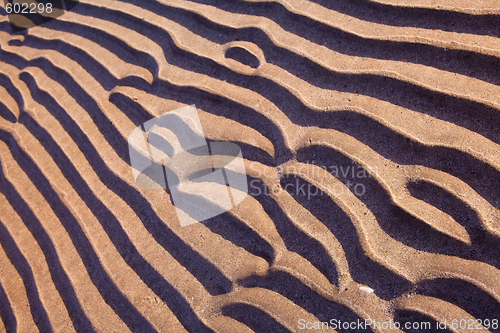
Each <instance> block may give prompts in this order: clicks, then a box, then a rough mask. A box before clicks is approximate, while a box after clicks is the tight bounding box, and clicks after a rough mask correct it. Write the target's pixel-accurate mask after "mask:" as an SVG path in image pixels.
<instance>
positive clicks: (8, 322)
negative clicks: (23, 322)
mask: <svg viewBox="0 0 500 333" xmlns="http://www.w3.org/2000/svg"><path fill="white" fill-rule="evenodd" d="M0 225H2V227H3V224H2V221H0ZM2 227H0V228H2ZM1 232H2V231H0V233H1ZM0 237H1V236H0ZM0 243H1V238H0ZM0 318H1V319H2V322H3V325H4V327H5V331H6V333H15V332H17V320H16V316H15V315H14V312H13V311H12V306H11V304H10V301H9V298H8V297H7V294H6V293H5V289H4V288H3V286H2V284H0Z"/></svg>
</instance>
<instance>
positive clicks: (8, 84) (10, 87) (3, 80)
mask: <svg viewBox="0 0 500 333" xmlns="http://www.w3.org/2000/svg"><path fill="white" fill-rule="evenodd" d="M0 85H1V86H2V87H4V88H5V90H7V92H8V93H9V95H10V96H11V97H12V98H13V99H14V100H15V101H16V103H17V106H18V107H19V112H22V110H23V108H24V100H23V96H22V95H21V92H19V90H17V88H16V87H15V86H14V84H13V83H12V81H11V80H10V78H9V77H8V76H6V75H4V74H2V73H0ZM9 112H10V111H9ZM16 121H17V120H16Z"/></svg>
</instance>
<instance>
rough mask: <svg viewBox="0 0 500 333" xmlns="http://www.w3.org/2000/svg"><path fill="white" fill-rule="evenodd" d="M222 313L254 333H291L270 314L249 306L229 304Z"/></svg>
mask: <svg viewBox="0 0 500 333" xmlns="http://www.w3.org/2000/svg"><path fill="white" fill-rule="evenodd" d="M221 312H222V315H223V316H227V317H231V318H233V319H234V320H237V321H239V322H242V323H243V324H245V325H247V326H248V327H250V328H251V329H252V330H253V331H254V332H272V333H275V332H279V333H282V332H290V331H289V330H288V329H287V328H286V327H285V326H283V325H281V324H280V323H279V322H278V321H277V320H276V319H274V318H273V317H271V316H270V315H269V314H267V313H266V312H264V311H262V310H261V309H258V308H256V307H254V306H251V305H248V304H243V303H233V304H229V305H226V306H224V307H223V308H222V309H221Z"/></svg>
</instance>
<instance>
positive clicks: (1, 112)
mask: <svg viewBox="0 0 500 333" xmlns="http://www.w3.org/2000/svg"><path fill="white" fill-rule="evenodd" d="M0 117H1V118H3V119H5V120H7V121H8V122H11V123H16V122H17V118H16V116H15V115H14V114H13V113H12V112H11V111H10V109H9V108H8V107H6V106H5V104H3V103H2V102H1V101H0Z"/></svg>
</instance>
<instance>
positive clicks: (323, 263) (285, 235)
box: [248, 177, 339, 285]
mask: <svg viewBox="0 0 500 333" xmlns="http://www.w3.org/2000/svg"><path fill="white" fill-rule="evenodd" d="M249 179H250V186H249V192H248V194H249V195H251V196H253V197H254V198H255V199H256V200H257V201H259V203H260V204H261V205H262V207H263V209H264V211H265V212H266V213H267V214H268V215H269V217H270V218H271V219H272V221H273V222H274V224H275V226H276V230H277V231H278V233H279V235H280V236H281V238H282V239H283V242H284V243H285V245H286V248H287V250H289V251H293V252H295V253H297V254H298V255H300V256H301V257H303V258H305V259H306V260H308V261H309V262H310V263H311V264H312V265H313V266H314V267H316V268H317V269H318V270H319V271H320V272H321V273H322V274H323V275H324V276H325V277H326V279H328V281H330V283H331V284H333V285H338V282H339V281H338V272H337V267H336V266H335V263H334V262H333V261H332V260H331V259H330V256H329V255H328V253H327V252H326V250H325V248H324V247H323V245H322V244H321V243H320V242H319V241H318V240H317V239H315V238H313V237H311V236H309V235H308V234H307V233H305V232H304V231H302V230H300V229H299V228H298V227H297V226H295V225H294V224H293V222H292V221H290V219H289V218H288V216H287V214H286V213H285V212H284V211H283V210H282V209H281V207H280V206H279V205H278V204H277V203H276V201H275V200H274V199H273V198H272V197H271V196H270V190H269V188H268V187H267V186H266V185H265V184H264V183H263V182H262V181H261V180H260V179H255V178H252V177H249Z"/></svg>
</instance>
